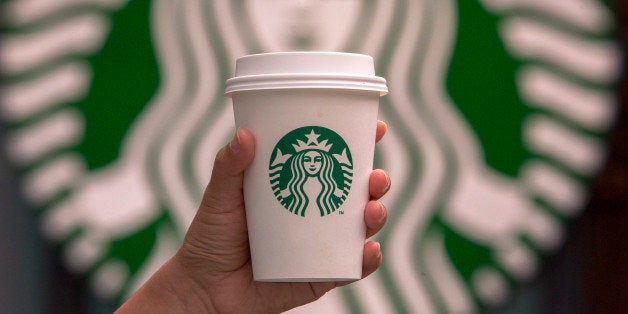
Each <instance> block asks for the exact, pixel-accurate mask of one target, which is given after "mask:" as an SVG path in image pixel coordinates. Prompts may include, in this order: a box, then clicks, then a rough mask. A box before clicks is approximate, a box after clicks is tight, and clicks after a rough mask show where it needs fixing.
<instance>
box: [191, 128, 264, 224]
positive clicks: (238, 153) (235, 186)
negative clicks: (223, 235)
mask: <svg viewBox="0 0 628 314" xmlns="http://www.w3.org/2000/svg"><path fill="white" fill-rule="evenodd" d="M254 155H255V138H254V137H253V134H252V133H251V132H250V131H249V130H247V129H244V128H239V129H238V130H237V131H236V134H235V136H234V137H233V139H232V140H231V142H229V144H227V145H225V146H224V147H223V148H222V149H221V150H220V151H219V152H218V154H217V155H216V160H215V161H214V170H213V171H212V176H211V180H210V181H209V185H208V186H207V189H205V194H204V195H203V201H202V204H201V208H202V209H208V210H210V211H212V212H215V213H221V212H230V211H233V210H236V209H238V208H242V207H243V196H242V180H243V178H244V170H246V168H247V167H248V166H249V165H250V164H251V162H252V161H253V157H254Z"/></svg>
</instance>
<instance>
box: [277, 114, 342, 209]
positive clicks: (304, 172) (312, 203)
mask: <svg viewBox="0 0 628 314" xmlns="http://www.w3.org/2000/svg"><path fill="white" fill-rule="evenodd" d="M268 171H269V176H270V186H271V187H272V189H273V192H274V193H275V197H277V200H278V201H279V203H281V205H283V207H285V208H286V209H287V210H289V211H290V212H291V213H294V214H295V215H299V216H302V217H305V215H306V214H307V215H311V214H312V211H316V212H317V213H320V216H321V217H322V216H325V215H329V214H331V213H333V212H335V211H336V209H338V208H339V207H340V206H341V205H342V203H343V202H344V201H345V199H346V198H347V196H348V195H349V190H350V189H351V183H352V180H353V164H352V159H351V152H350V151H349V147H347V144H346V143H345V141H344V140H343V139H342V137H340V136H339V135H338V134H337V133H336V132H334V131H332V130H330V129H327V128H324V127H320V126H307V127H302V128H298V129H296V130H293V131H291V132H289V133H288V134H286V135H285V136H284V137H282V138H281V140H279V143H277V145H276V146H275V148H274V151H273V153H272V155H271V156H270V165H269V167H268ZM339 213H340V214H342V213H343V212H342V211H339Z"/></svg>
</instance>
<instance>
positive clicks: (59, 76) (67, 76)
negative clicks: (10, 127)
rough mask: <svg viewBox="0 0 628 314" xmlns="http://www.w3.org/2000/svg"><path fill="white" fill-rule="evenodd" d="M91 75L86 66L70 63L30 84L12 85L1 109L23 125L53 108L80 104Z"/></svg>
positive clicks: (0, 99)
mask: <svg viewBox="0 0 628 314" xmlns="http://www.w3.org/2000/svg"><path fill="white" fill-rule="evenodd" d="M90 80H91V71H90V69H89V67H88V66H87V65H86V64H84V63H78V62H76V63H69V64H65V65H63V66H60V67H57V68H55V69H53V70H52V71H49V72H47V73H43V74H42V75H40V76H38V77H36V78H34V79H32V80H28V81H23V82H19V83H14V84H10V85H8V86H6V87H5V89H4V93H2V94H0V109H2V113H3V114H4V116H5V118H6V119H8V120H10V121H20V120H23V119H25V118H27V117H29V116H31V115H33V114H36V113H39V112H41V111H43V110H46V109H48V108H50V107H52V106H55V105H59V104H63V103H67V102H72V101H76V100H79V99H80V98H82V97H83V96H84V95H85V94H86V93H87V89H88V87H89V81H90Z"/></svg>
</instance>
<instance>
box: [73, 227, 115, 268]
mask: <svg viewBox="0 0 628 314" xmlns="http://www.w3.org/2000/svg"><path fill="white" fill-rule="evenodd" d="M107 246H108V244H107V243H106V241H105V240H104V239H103V238H101V237H100V236H99V235H96V234H95V233H93V230H89V231H85V232H84V233H82V234H81V236H80V237H78V238H77V239H76V240H74V241H72V242H70V243H69V244H68V245H67V246H66V248H65V249H64V251H63V260H64V262H65V264H67V265H68V267H69V268H70V269H72V270H73V271H76V272H78V273H84V272H86V271H87V270H89V268H90V267H91V266H92V265H94V263H95V262H96V261H97V260H99V259H100V258H101V257H103V256H104V255H105V253H106V248H107Z"/></svg>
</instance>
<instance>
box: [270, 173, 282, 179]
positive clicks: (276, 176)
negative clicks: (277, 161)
mask: <svg viewBox="0 0 628 314" xmlns="http://www.w3.org/2000/svg"><path fill="white" fill-rule="evenodd" d="M279 176H281V174H280V173H278V174H276V175H274V176H272V177H270V180H271V181H272V180H275V179H277V178H279Z"/></svg>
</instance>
